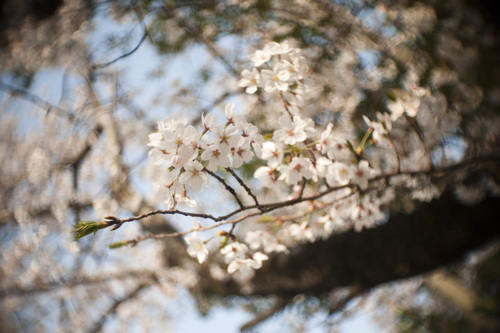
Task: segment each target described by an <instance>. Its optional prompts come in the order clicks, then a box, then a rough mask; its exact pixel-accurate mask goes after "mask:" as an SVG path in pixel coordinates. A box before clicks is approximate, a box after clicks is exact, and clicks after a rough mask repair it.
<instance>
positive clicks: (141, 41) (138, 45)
mask: <svg viewBox="0 0 500 333" xmlns="http://www.w3.org/2000/svg"><path fill="white" fill-rule="evenodd" d="M147 36H148V32H147V31H146V30H144V34H143V35H142V37H141V40H140V41H139V43H137V45H136V46H135V47H134V48H133V49H132V50H131V51H129V52H127V53H125V54H122V55H121V56H119V57H117V58H115V59H113V60H111V61H108V62H106V63H104V64H98V65H92V68H93V69H99V68H104V67H107V66H110V65H112V64H114V63H115V62H117V61H119V60H121V59H123V58H126V57H128V56H130V55H132V54H134V53H135V52H136V51H137V50H138V49H139V47H140V46H141V44H142V43H143V42H144V41H145V40H146V37H147Z"/></svg>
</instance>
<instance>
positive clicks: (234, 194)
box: [203, 168, 245, 209]
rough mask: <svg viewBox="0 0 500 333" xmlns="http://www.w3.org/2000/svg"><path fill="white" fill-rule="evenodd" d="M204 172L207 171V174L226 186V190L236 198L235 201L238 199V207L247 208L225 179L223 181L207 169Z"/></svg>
mask: <svg viewBox="0 0 500 333" xmlns="http://www.w3.org/2000/svg"><path fill="white" fill-rule="evenodd" d="M203 171H205V172H206V173H208V174H209V175H210V176H212V177H214V178H215V179H217V180H218V181H219V183H221V184H222V185H224V187H225V188H226V190H227V191H228V192H229V193H231V194H232V195H233V197H234V199H236V201H237V202H238V205H239V206H240V208H242V209H243V208H245V206H244V205H243V203H242V202H241V200H240V198H239V197H238V195H237V194H236V191H235V190H234V188H232V187H231V186H229V185H228V183H226V181H225V180H224V179H222V178H221V177H219V176H217V175H216V174H215V173H213V172H212V171H210V170H207V169H206V168H203Z"/></svg>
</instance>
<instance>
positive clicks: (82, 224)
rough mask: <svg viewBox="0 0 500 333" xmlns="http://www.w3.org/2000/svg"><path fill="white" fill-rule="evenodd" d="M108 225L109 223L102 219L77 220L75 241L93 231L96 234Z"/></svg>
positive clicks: (74, 228)
mask: <svg viewBox="0 0 500 333" xmlns="http://www.w3.org/2000/svg"><path fill="white" fill-rule="evenodd" d="M107 226H108V223H106V222H103V221H100V222H97V221H78V220H76V224H74V225H73V232H74V233H75V239H74V240H75V241H76V240H78V239H80V238H82V237H85V236H87V235H89V234H91V233H93V234H94V235H95V233H96V232H97V231H99V230H101V229H104V228H106V227H107Z"/></svg>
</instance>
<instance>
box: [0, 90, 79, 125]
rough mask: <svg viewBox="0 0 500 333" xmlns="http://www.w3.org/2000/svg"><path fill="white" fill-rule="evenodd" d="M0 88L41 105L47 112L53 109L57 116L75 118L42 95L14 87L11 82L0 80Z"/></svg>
mask: <svg viewBox="0 0 500 333" xmlns="http://www.w3.org/2000/svg"><path fill="white" fill-rule="evenodd" d="M0 90H3V91H7V92H10V93H11V94H13V95H17V96H20V97H21V98H23V99H24V100H26V101H28V102H30V103H33V104H35V105H38V106H39V107H41V108H42V109H46V110H47V114H48V113H49V112H50V111H52V110H54V111H55V112H56V113H57V114H58V115H59V116H61V117H63V118H66V119H68V120H69V121H74V120H75V116H74V115H73V114H71V113H70V112H69V111H67V110H65V109H63V108H61V107H59V106H57V105H54V104H52V103H50V102H49V101H47V100H45V99H43V98H42V97H40V96H38V95H36V94H34V93H32V92H31V91H29V90H26V89H23V88H19V87H15V86H13V85H11V84H8V83H5V82H2V81H0Z"/></svg>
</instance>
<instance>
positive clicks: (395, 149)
mask: <svg viewBox="0 0 500 333" xmlns="http://www.w3.org/2000/svg"><path fill="white" fill-rule="evenodd" d="M385 136H386V138H387V140H389V143H390V144H391V146H392V149H393V150H394V154H395V155H396V163H397V165H396V166H397V167H396V170H397V173H401V158H400V156H399V152H398V148H397V147H396V144H395V143H394V140H392V137H391V135H390V134H389V132H387V133H386V134H385Z"/></svg>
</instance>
